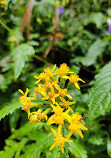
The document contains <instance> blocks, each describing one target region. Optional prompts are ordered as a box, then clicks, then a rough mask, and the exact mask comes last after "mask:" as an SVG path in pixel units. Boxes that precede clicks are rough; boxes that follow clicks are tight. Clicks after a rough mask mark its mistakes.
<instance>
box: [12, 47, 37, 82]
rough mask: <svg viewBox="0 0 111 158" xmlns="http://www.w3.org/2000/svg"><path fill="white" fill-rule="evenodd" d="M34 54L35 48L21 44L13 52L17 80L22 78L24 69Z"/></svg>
mask: <svg viewBox="0 0 111 158" xmlns="http://www.w3.org/2000/svg"><path fill="white" fill-rule="evenodd" d="M34 53H35V50H34V48H33V47H32V46H29V45H28V44H21V45H20V46H18V47H16V48H15V49H14V50H13V52H12V55H13V60H14V78H15V79H17V78H18V77H19V76H20V74H21V72H22V69H23V68H24V66H25V63H26V62H27V61H29V60H30V59H31V57H32V55H34Z"/></svg>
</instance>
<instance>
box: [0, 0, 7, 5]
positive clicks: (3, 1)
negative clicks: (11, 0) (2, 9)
mask: <svg viewBox="0 0 111 158" xmlns="http://www.w3.org/2000/svg"><path fill="white" fill-rule="evenodd" d="M7 3H8V2H7V1H6V0H1V1H0V4H7Z"/></svg>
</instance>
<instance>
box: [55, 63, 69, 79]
mask: <svg viewBox="0 0 111 158" xmlns="http://www.w3.org/2000/svg"><path fill="white" fill-rule="evenodd" d="M67 73H72V72H69V67H68V66H67V64H65V63H64V64H61V65H60V67H59V69H57V70H56V72H55V74H58V77H63V76H65V75H66V74H67Z"/></svg>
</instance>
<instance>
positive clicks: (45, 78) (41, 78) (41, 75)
mask: <svg viewBox="0 0 111 158" xmlns="http://www.w3.org/2000/svg"><path fill="white" fill-rule="evenodd" d="M34 77H35V78H36V79H38V81H36V82H35V84H37V83H39V82H40V81H41V80H42V81H46V80H49V78H48V77H47V75H46V74H45V73H44V72H43V73H40V75H39V76H38V77H37V76H34Z"/></svg>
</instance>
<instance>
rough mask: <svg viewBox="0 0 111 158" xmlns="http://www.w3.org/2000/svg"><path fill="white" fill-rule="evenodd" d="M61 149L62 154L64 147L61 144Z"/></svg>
mask: <svg viewBox="0 0 111 158" xmlns="http://www.w3.org/2000/svg"><path fill="white" fill-rule="evenodd" d="M61 150H62V153H63V154H64V148H63V146H61Z"/></svg>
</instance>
